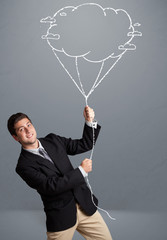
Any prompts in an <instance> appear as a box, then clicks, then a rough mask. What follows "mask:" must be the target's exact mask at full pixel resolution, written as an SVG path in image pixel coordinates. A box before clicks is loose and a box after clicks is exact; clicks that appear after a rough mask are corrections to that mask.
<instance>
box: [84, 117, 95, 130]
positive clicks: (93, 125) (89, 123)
mask: <svg viewBox="0 0 167 240" xmlns="http://www.w3.org/2000/svg"><path fill="white" fill-rule="evenodd" d="M85 122H86V125H88V126H89V127H93V128H97V121H96V120H95V119H94V120H93V122H88V121H85Z"/></svg>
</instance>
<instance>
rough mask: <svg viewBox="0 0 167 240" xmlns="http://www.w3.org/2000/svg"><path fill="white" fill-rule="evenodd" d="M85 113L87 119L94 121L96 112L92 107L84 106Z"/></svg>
mask: <svg viewBox="0 0 167 240" xmlns="http://www.w3.org/2000/svg"><path fill="white" fill-rule="evenodd" d="M83 115H84V118H85V121H88V122H93V120H94V117H95V113H94V111H93V109H92V108H90V107H89V106H86V107H85V108H84V112H83Z"/></svg>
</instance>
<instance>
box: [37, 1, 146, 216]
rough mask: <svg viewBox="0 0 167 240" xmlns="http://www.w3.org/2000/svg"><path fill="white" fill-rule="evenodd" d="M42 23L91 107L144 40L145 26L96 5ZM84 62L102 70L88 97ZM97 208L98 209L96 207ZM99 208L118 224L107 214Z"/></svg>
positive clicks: (68, 10)
mask: <svg viewBox="0 0 167 240" xmlns="http://www.w3.org/2000/svg"><path fill="white" fill-rule="evenodd" d="M40 22H41V23H46V24H49V27H48V29H47V33H46V35H43V36H42V39H44V40H47V43H48V44H49V46H50V47H51V49H52V51H53V53H54V55H55V56H56V58H57V59H58V61H59V62H60V64H61V65H62V67H63V68H64V70H65V71H66V72H67V74H68V75H69V77H70V78H71V80H72V81H73V83H74V84H75V86H76V87H77V88H78V90H79V91H80V93H81V94H82V95H83V97H84V98H85V103H86V105H88V98H89V96H90V95H91V94H92V93H93V92H94V90H95V89H96V88H97V87H98V86H99V84H100V83H101V82H102V81H103V80H104V78H105V77H106V76H107V75H108V74H109V72H110V71H111V70H112V69H113V68H114V67H115V65H116V64H117V63H118V62H119V60H120V59H121V58H122V57H123V55H124V54H125V53H126V52H127V51H132V50H133V51H134V50H136V45H135V44H134V43H132V40H133V38H134V37H141V36H142V33H141V32H139V31H138V30H137V29H136V28H138V27H140V26H141V24H140V23H135V24H132V19H131V17H130V15H129V14H128V13H127V12H126V11H125V10H123V9H114V8H110V7H108V8H103V7H102V6H100V5H99V4H96V3H84V4H81V5H79V6H76V7H74V6H67V7H64V8H61V9H60V10H58V11H57V12H56V13H55V14H54V15H53V17H51V16H48V17H45V18H42V19H41V21H40ZM60 53H61V54H64V55H65V56H67V57H69V58H71V59H73V63H74V64H75V70H76V76H77V79H74V77H73V76H72V74H71V73H70V71H69V70H68V69H67V67H66V66H65V64H64V63H63V61H62V60H61V57H60V56H61V55H60ZM81 59H82V60H84V61H86V62H89V63H94V64H98V66H99V69H98V73H97V77H96V78H95V81H94V82H93V85H92V87H91V89H90V90H89V91H88V93H86V91H85V89H84V86H83V81H82V80H81V76H80V70H79V66H78V61H79V60H81ZM106 66H107V67H106ZM92 130H93V144H92V145H93V148H92V152H91V155H90V159H92V157H93V151H94V145H95V141H94V137H95V136H94V128H93V127H92ZM86 181H87V185H88V187H89V188H90V191H91V198H92V202H93V203H94V200H93V191H92V188H91V185H90V183H89V180H88V178H86ZM94 205H95V206H96V204H95V203H94ZM96 207H97V208H98V209H99V210H101V211H103V212H105V213H106V214H107V215H108V217H109V218H111V219H112V220H115V218H113V217H111V216H110V214H109V213H108V212H107V211H106V210H104V209H102V208H99V207H98V206H96Z"/></svg>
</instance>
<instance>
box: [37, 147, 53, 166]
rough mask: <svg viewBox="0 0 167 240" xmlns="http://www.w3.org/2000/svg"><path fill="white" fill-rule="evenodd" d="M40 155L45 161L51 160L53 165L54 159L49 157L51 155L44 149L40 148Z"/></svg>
mask: <svg viewBox="0 0 167 240" xmlns="http://www.w3.org/2000/svg"><path fill="white" fill-rule="evenodd" d="M39 154H40V155H42V157H43V158H45V159H47V160H49V161H50V162H51V163H53V161H52V159H51V158H50V157H49V155H48V154H47V152H46V151H45V150H44V149H43V148H39ZM53 164H54V163H53Z"/></svg>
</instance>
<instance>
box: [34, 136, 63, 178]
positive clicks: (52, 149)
mask: <svg viewBox="0 0 167 240" xmlns="http://www.w3.org/2000/svg"><path fill="white" fill-rule="evenodd" d="M39 140H40V142H41V144H42V146H43V147H44V149H45V150H46V152H47V153H48V155H49V157H50V158H51V159H52V161H53V162H54V164H55V166H56V168H57V169H58V170H59V171H60V172H61V173H63V174H64V171H63V170H64V168H63V167H62V163H61V162H60V161H58V155H59V153H58V148H57V149H56V146H55V145H53V144H52V143H48V142H47V141H45V140H44V139H39ZM55 155H57V159H55ZM56 160H57V161H56ZM51 164H52V163H51ZM52 165H53V164H52Z"/></svg>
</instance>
